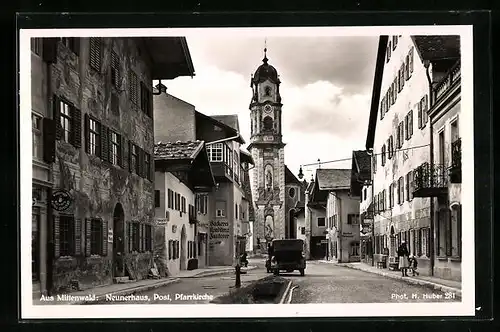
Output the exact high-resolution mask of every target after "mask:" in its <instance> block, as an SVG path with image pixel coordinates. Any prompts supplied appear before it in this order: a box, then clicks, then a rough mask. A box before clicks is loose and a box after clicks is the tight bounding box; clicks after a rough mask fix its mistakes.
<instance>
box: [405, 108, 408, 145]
mask: <svg viewBox="0 0 500 332" xmlns="http://www.w3.org/2000/svg"><path fill="white" fill-rule="evenodd" d="M404 121H405V140H407V139H408V114H407V115H406V116H405V120H404Z"/></svg>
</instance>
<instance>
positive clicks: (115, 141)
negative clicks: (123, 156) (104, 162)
mask: <svg viewBox="0 0 500 332" xmlns="http://www.w3.org/2000/svg"><path fill="white" fill-rule="evenodd" d="M110 141H111V151H110V152H111V156H110V161H111V163H112V164H113V165H118V164H119V159H120V151H121V144H120V143H121V142H120V137H119V135H118V134H117V133H115V132H114V131H110Z"/></svg>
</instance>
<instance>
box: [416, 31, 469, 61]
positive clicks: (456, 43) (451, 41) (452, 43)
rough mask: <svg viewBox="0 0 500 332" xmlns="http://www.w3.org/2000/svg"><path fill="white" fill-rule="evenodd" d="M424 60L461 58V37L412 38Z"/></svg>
mask: <svg viewBox="0 0 500 332" xmlns="http://www.w3.org/2000/svg"><path fill="white" fill-rule="evenodd" d="M411 39H412V40H413V43H414V44H415V47H416V49H417V52H418V54H419V55H420V58H421V59H422V60H428V61H435V60H443V59H457V58H460V36H449V35H448V36H412V37H411Z"/></svg>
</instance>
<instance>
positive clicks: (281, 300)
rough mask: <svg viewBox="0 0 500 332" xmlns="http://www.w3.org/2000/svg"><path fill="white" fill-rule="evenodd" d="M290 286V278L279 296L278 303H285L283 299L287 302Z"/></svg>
mask: <svg viewBox="0 0 500 332" xmlns="http://www.w3.org/2000/svg"><path fill="white" fill-rule="evenodd" d="M291 288H292V281H291V280H288V285H287V286H286V289H285V291H284V292H283V295H282V296H281V299H280V300H279V302H278V304H285V301H286V302H287V303H289V302H288V298H289V295H290V294H289V293H290V289H291Z"/></svg>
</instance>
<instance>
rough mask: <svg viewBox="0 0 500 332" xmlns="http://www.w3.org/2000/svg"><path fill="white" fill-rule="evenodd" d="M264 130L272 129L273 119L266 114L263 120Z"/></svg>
mask: <svg viewBox="0 0 500 332" xmlns="http://www.w3.org/2000/svg"><path fill="white" fill-rule="evenodd" d="M263 125H264V130H265V131H272V130H273V126H274V125H273V119H272V118H271V117H270V116H266V117H265V118H264V120H263Z"/></svg>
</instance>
